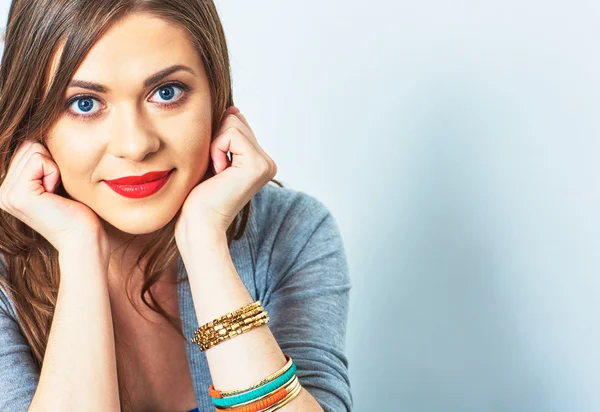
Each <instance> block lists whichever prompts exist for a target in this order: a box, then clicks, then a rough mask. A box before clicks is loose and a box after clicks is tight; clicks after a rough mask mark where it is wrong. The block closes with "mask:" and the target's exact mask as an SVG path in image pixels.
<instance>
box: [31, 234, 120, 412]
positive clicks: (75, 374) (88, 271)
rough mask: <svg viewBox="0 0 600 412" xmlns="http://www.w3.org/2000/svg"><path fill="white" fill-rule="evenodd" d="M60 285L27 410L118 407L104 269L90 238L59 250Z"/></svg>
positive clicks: (102, 256)
mask: <svg viewBox="0 0 600 412" xmlns="http://www.w3.org/2000/svg"><path fill="white" fill-rule="evenodd" d="M59 264H60V272H61V280H60V288H59V291H58V297H57V303H56V308H55V312H54V317H53V320H52V326H51V329H50V335H49V338H48V345H47V348H46V353H45V356H44V361H43V365H42V369H41V374H40V380H39V383H38V387H37V390H36V392H35V395H34V398H33V401H32V403H31V407H30V410H33V411H35V410H61V411H75V410H77V411H81V410H85V411H118V410H119V409H120V407H119V392H118V384H117V370H116V361H115V345H114V335H113V324H112V316H111V310H110V300H109V295H108V285H107V280H106V272H107V270H108V257H107V256H106V254H105V253H103V252H101V251H100V250H99V249H98V248H97V247H95V244H94V242H89V243H88V242H82V243H80V244H79V245H77V247H75V246H74V247H72V248H71V247H69V248H68V249H66V250H63V251H62V252H61V253H60V255H59Z"/></svg>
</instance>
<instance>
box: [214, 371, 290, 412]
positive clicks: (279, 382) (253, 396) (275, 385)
mask: <svg viewBox="0 0 600 412" xmlns="http://www.w3.org/2000/svg"><path fill="white" fill-rule="evenodd" d="M295 376H296V365H295V364H294V363H292V367H291V368H290V369H289V370H288V371H287V372H286V373H284V374H283V375H281V376H280V377H279V378H277V379H275V380H273V381H271V382H269V383H267V384H265V385H263V386H261V387H259V388H256V389H253V390H251V391H249V392H245V393H242V394H241V395H235V396H231V397H228V398H212V402H213V404H215V406H219V407H224V406H236V405H243V404H246V403H248V402H254V401H256V400H257V399H261V398H262V397H264V396H269V395H271V394H273V393H275V392H277V391H278V390H279V389H280V388H281V387H282V386H285V385H286V384H287V383H288V382H289V381H290V380H292V379H294V377H295Z"/></svg>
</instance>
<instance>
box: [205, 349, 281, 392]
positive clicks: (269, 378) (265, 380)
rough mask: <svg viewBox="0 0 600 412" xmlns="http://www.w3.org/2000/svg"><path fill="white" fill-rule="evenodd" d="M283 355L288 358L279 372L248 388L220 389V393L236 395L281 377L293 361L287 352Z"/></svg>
mask: <svg viewBox="0 0 600 412" xmlns="http://www.w3.org/2000/svg"><path fill="white" fill-rule="evenodd" d="M283 356H285V358H286V359H287V363H286V364H285V365H284V366H283V367H282V368H281V369H279V370H278V371H277V372H275V373H273V374H271V375H269V376H267V377H266V378H264V379H263V380H261V381H260V382H257V383H254V384H252V385H250V386H248V387H247V388H244V389H237V390H233V391H218V392H219V394H220V395H221V397H222V398H226V397H228V396H235V395H239V394H240V393H244V392H249V391H251V390H252V389H256V388H258V387H260V386H263V385H266V384H267V383H269V382H271V381H274V380H275V379H277V378H278V377H280V376H281V375H283V374H284V373H286V372H287V371H288V370H289V369H290V368H291V367H292V363H293V361H292V358H291V357H290V356H289V355H288V354H286V353H284V354H283ZM213 389H214V386H213Z"/></svg>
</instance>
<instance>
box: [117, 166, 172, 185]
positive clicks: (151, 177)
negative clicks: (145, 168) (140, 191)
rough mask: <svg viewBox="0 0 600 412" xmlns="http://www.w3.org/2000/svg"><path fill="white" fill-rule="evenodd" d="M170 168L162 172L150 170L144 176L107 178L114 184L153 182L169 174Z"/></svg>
mask: <svg viewBox="0 0 600 412" xmlns="http://www.w3.org/2000/svg"><path fill="white" fill-rule="evenodd" d="M169 172H170V170H164V171H160V172H149V173H146V174H144V175H142V176H125V177H121V178H119V179H114V180H106V182H107V183H110V184H113V185H140V184H143V183H148V182H153V181H155V180H160V179H162V178H163V177H165V176H166V175H168V174H169Z"/></svg>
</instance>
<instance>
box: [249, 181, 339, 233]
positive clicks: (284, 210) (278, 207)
mask: <svg viewBox="0 0 600 412" xmlns="http://www.w3.org/2000/svg"><path fill="white" fill-rule="evenodd" d="M251 205H252V206H251V212H250V224H251V226H253V229H254V230H255V231H256V235H257V237H258V240H259V241H261V243H263V242H267V243H271V244H273V243H276V242H279V241H282V240H283V239H285V238H287V235H293V242H294V243H298V244H300V243H306V241H308V239H309V238H310V236H311V235H312V234H313V232H314V230H316V229H317V228H319V227H320V226H321V225H322V224H323V222H324V221H325V220H326V219H331V220H333V217H332V216H331V212H330V211H329V209H328V208H327V207H326V206H325V205H324V204H323V202H321V201H320V200H319V199H317V198H316V197H314V196H312V195H310V194H308V193H306V192H302V191H299V190H295V189H291V188H288V187H279V186H277V185H275V184H273V183H269V184H267V185H265V186H264V187H263V188H262V189H261V190H260V191H259V192H258V193H257V194H256V195H255V196H254V198H253V199H252V203H251ZM336 229H337V227H336ZM288 240H289V239H288Z"/></svg>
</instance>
